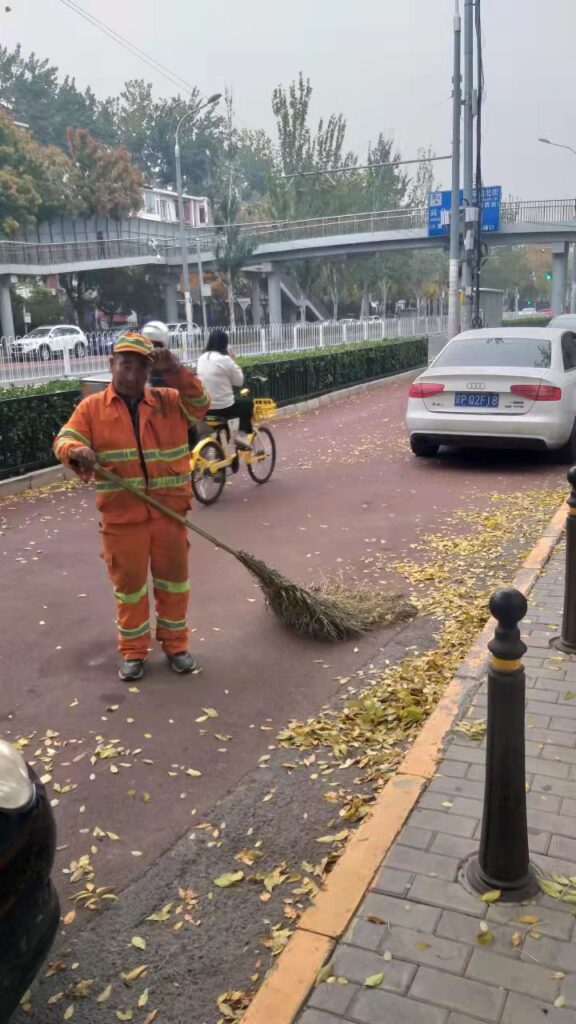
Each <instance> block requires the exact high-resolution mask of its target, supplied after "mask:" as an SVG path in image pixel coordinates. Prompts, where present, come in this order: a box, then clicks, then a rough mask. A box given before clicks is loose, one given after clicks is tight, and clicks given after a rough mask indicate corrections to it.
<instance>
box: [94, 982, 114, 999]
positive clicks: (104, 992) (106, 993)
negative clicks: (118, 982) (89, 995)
mask: <svg viewBox="0 0 576 1024" xmlns="http://www.w3.org/2000/svg"><path fill="white" fill-rule="evenodd" d="M111 995H112V985H106V988H104V989H102V991H101V993H100V995H99V996H96V1002H97V1003H105V1002H106V1000H107V999H110V996H111Z"/></svg>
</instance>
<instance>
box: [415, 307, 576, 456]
mask: <svg viewBox="0 0 576 1024" xmlns="http://www.w3.org/2000/svg"><path fill="white" fill-rule="evenodd" d="M408 396H409V397H408V409H407V413H406V425H407V427H408V432H409V434H410V447H411V449H412V451H413V452H414V454H415V455H420V456H424V457H428V458H430V457H433V456H435V455H436V454H437V453H438V449H439V447H440V445H450V446H455V447H462V448H464V447H484V448H528V449H533V450H541V451H545V450H559V449H560V450H562V456H564V457H566V459H567V460H569V461H571V462H576V428H575V424H576V334H574V332H573V331H566V330H561V329H559V328H552V327H485V328H482V330H478V331H467V332H465V333H463V334H458V335H456V337H455V338H453V339H452V341H449V342H448V344H447V345H446V346H445V347H444V348H443V349H442V351H441V352H440V353H439V354H438V355H437V356H436V359H435V360H434V361H433V363H431V365H430V366H429V367H428V369H426V370H425V371H424V373H422V374H421V375H420V376H419V377H418V378H417V379H416V380H415V381H414V382H413V384H411V385H410V389H409V392H408Z"/></svg>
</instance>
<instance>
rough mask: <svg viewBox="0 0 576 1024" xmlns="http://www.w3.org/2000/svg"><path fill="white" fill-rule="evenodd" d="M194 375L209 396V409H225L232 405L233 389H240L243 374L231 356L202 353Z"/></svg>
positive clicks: (218, 353) (217, 353)
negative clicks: (197, 377) (198, 378)
mask: <svg viewBox="0 0 576 1024" xmlns="http://www.w3.org/2000/svg"><path fill="white" fill-rule="evenodd" d="M196 373H197V374H198V376H199V377H200V380H201V381H202V383H203V385H204V387H205V388H206V390H207V392H208V394H209V395H210V399H211V404H210V408H211V409H214V410H216V409H227V408H228V406H229V405H233V403H234V391H233V390H232V388H233V387H235V388H240V387H242V385H243V383H244V374H243V373H242V370H241V369H240V367H239V366H238V365H237V363H235V362H234V360H233V359H232V357H231V356H224V355H222V354H221V353H220V352H203V353H202V355H201V356H200V358H199V360H198V367H197V369H196Z"/></svg>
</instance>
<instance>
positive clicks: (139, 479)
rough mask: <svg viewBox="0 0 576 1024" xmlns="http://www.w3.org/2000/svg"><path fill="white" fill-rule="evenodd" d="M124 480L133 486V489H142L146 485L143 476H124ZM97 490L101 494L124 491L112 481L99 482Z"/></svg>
mask: <svg viewBox="0 0 576 1024" xmlns="http://www.w3.org/2000/svg"><path fill="white" fill-rule="evenodd" d="M122 479H123V480H125V481H126V483H128V484H132V486H133V487H140V488H142V489H143V488H144V485H145V483H146V481H145V480H144V477H143V476H126V477H124V476H123V477H122ZM96 490H97V491H98V493H101V492H102V491H122V490H123V488H122V486H121V485H120V484H114V483H112V481H111V480H97V481H96Z"/></svg>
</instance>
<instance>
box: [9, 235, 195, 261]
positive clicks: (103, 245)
mask: <svg viewBox="0 0 576 1024" xmlns="http://www.w3.org/2000/svg"><path fill="white" fill-rule="evenodd" d="M174 248H175V247H174V244H173V243H172V245H171V246H167V245H166V244H165V243H164V242H162V241H160V242H158V241H156V240H154V239H147V240H145V239H141V240H140V239H137V238H106V239H101V240H100V239H99V240H98V241H93V242H11V241H10V242H9V241H0V265H2V264H4V265H25V266H50V265H54V264H62V263H85V262H92V261H94V262H96V261H98V260H116V259H130V258H132V259H137V258H138V257H145V256H149V257H151V258H154V257H156V256H160V257H164V256H165V255H167V254H168V252H169V251H171V250H172V249H174Z"/></svg>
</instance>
